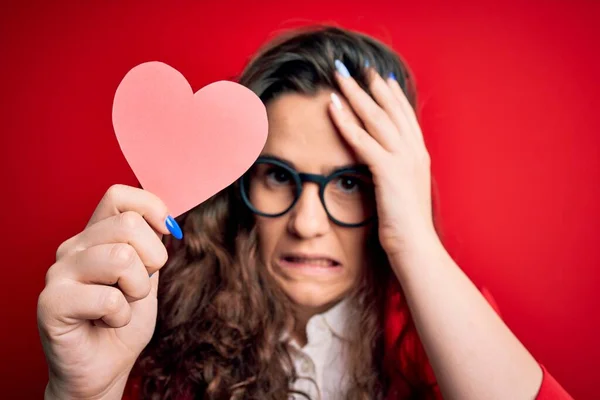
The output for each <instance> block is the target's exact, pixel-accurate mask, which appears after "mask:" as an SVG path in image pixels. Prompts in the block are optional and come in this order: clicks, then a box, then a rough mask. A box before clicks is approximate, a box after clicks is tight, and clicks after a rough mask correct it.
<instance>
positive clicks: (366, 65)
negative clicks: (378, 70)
mask: <svg viewBox="0 0 600 400" xmlns="http://www.w3.org/2000/svg"><path fill="white" fill-rule="evenodd" d="M370 66H371V63H370V62H369V60H366V61H365V68H369V67H370Z"/></svg>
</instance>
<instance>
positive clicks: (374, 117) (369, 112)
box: [365, 105, 383, 122]
mask: <svg viewBox="0 0 600 400" xmlns="http://www.w3.org/2000/svg"><path fill="white" fill-rule="evenodd" d="M365 114H366V116H367V118H368V119H370V120H371V121H375V122H377V121H380V120H381V118H382V117H383V111H381V109H379V107H378V106H375V105H372V106H369V107H367V109H366V111H365Z"/></svg>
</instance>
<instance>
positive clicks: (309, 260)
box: [281, 254, 341, 268]
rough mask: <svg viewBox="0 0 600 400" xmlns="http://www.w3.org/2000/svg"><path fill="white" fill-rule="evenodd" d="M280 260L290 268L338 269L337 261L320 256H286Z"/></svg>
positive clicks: (338, 263)
mask: <svg viewBox="0 0 600 400" xmlns="http://www.w3.org/2000/svg"><path fill="white" fill-rule="evenodd" d="M281 260H282V261H283V262H284V263H285V264H286V265H287V266H291V267H315V268H335V267H340V266H341V264H340V262H339V261H337V260H335V259H332V258H329V257H322V256H305V255H297V254H286V255H284V256H283V257H281Z"/></svg>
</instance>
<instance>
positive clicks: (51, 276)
mask: <svg viewBox="0 0 600 400" xmlns="http://www.w3.org/2000/svg"><path fill="white" fill-rule="evenodd" d="M58 269H59V268H58V264H57V263H54V264H52V265H51V266H50V268H48V270H47V271H46V277H45V281H44V282H45V284H46V286H47V285H48V284H50V283H51V282H53V281H54V280H55V279H56V277H57V275H58Z"/></svg>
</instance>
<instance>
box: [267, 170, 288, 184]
mask: <svg viewBox="0 0 600 400" xmlns="http://www.w3.org/2000/svg"><path fill="white" fill-rule="evenodd" d="M266 176H267V181H268V182H269V183H272V184H275V185H286V184H288V183H290V181H291V180H292V177H291V174H290V172H289V171H287V170H285V169H284V168H281V167H274V166H272V167H270V168H269V169H268V170H267V173H266Z"/></svg>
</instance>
